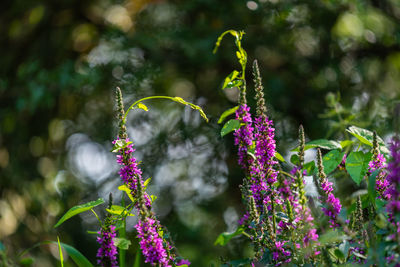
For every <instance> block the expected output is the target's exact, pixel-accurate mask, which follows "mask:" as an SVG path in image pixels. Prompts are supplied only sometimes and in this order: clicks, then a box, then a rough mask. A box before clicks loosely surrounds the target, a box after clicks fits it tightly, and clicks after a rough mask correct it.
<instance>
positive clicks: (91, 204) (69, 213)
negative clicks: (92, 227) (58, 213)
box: [54, 198, 104, 228]
mask: <svg viewBox="0 0 400 267" xmlns="http://www.w3.org/2000/svg"><path fill="white" fill-rule="evenodd" d="M103 203H104V199H102V198H99V199H98V200H96V201H90V202H88V203H85V204H81V205H77V206H75V207H72V208H70V209H69V210H68V211H67V212H66V213H65V214H64V215H63V216H62V217H61V219H60V220H59V221H58V222H57V223H56V225H54V228H56V227H58V226H60V225H61V224H62V223H63V222H65V221H66V220H68V219H69V218H71V217H73V216H75V215H77V214H79V213H82V212H85V211H88V210H90V209H92V208H94V207H96V206H98V205H100V204H103Z"/></svg>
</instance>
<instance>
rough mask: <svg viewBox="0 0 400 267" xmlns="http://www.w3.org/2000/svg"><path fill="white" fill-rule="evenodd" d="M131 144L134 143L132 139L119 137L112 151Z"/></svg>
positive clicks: (117, 150)
mask: <svg viewBox="0 0 400 267" xmlns="http://www.w3.org/2000/svg"><path fill="white" fill-rule="evenodd" d="M129 144H132V141H129V142H126V140H125V139H119V140H117V141H116V142H115V144H114V146H113V148H112V150H111V152H113V153H116V152H119V151H120V150H121V149H123V148H125V147H126V146H127V145H129Z"/></svg>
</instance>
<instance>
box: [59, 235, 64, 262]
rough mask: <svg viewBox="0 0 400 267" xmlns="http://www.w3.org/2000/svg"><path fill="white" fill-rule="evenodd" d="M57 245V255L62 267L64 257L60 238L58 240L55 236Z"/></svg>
mask: <svg viewBox="0 0 400 267" xmlns="http://www.w3.org/2000/svg"><path fill="white" fill-rule="evenodd" d="M57 245H58V253H59V255H60V263H61V267H64V256H63V253H62V249H61V244H60V238H58V236H57Z"/></svg>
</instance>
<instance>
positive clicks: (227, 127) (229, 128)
mask: <svg viewBox="0 0 400 267" xmlns="http://www.w3.org/2000/svg"><path fill="white" fill-rule="evenodd" d="M239 128H240V121H238V120H229V121H227V122H226V123H225V124H224V126H223V127H222V129H221V137H224V136H225V135H227V134H228V133H230V132H233V131H235V130H237V129H239Z"/></svg>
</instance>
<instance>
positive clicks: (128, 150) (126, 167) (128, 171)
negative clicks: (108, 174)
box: [112, 138, 151, 207]
mask: <svg viewBox="0 0 400 267" xmlns="http://www.w3.org/2000/svg"><path fill="white" fill-rule="evenodd" d="M118 140H119V139H117V140H114V141H113V142H112V143H113V144H115V143H117V141H118ZM129 142H130V140H129V138H126V139H125V143H127V145H126V146H125V147H124V148H122V149H121V150H120V155H117V163H118V164H119V165H121V168H120V170H119V175H120V177H121V179H122V181H123V182H124V183H125V184H126V185H127V186H128V188H129V189H130V190H131V191H132V193H133V194H134V196H135V195H136V192H137V179H140V180H141V181H142V185H143V179H142V170H141V169H140V168H139V164H138V162H137V160H136V158H135V157H134V156H133V152H135V149H134V148H133V144H132V143H129ZM144 198H145V202H146V206H147V207H150V206H151V200H150V197H149V196H148V195H147V194H146V193H145V194H144Z"/></svg>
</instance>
